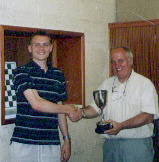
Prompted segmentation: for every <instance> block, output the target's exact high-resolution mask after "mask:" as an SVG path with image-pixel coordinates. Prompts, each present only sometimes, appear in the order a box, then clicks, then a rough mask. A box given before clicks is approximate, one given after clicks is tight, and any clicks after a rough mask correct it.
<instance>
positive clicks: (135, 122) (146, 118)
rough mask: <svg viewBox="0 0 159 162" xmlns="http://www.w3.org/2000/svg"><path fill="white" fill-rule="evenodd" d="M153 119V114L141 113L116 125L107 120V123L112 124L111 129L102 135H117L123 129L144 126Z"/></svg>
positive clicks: (114, 122)
mask: <svg viewBox="0 0 159 162" xmlns="http://www.w3.org/2000/svg"><path fill="white" fill-rule="evenodd" d="M153 117H154V115H153V114H148V113H141V114H139V115H137V116H135V117H133V118H130V119H128V120H126V121H123V122H121V123H118V122H116V121H113V120H108V121H107V122H108V123H112V124H113V128H112V129H109V130H107V131H105V132H104V133H106V134H109V135H117V134H118V133H119V132H120V131H121V130H123V129H131V128H137V127H141V126H143V125H145V124H148V123H152V122H153Z"/></svg>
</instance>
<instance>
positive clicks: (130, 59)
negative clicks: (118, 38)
mask: <svg viewBox="0 0 159 162" xmlns="http://www.w3.org/2000/svg"><path fill="white" fill-rule="evenodd" d="M128 64H129V65H131V66H133V57H131V58H129V63H128Z"/></svg>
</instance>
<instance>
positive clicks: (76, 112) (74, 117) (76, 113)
mask: <svg viewBox="0 0 159 162" xmlns="http://www.w3.org/2000/svg"><path fill="white" fill-rule="evenodd" d="M65 106H66V110H67V112H66V113H65V114H66V116H68V117H69V118H70V120H71V121H72V122H77V121H79V120H81V119H82V118H84V117H85V113H84V110H83V109H81V108H78V107H77V106H74V105H65Z"/></svg>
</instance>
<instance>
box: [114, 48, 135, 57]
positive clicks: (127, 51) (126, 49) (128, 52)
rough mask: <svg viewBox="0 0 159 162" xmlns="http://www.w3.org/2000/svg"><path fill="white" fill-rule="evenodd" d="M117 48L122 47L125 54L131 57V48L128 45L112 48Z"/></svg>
mask: <svg viewBox="0 0 159 162" xmlns="http://www.w3.org/2000/svg"><path fill="white" fill-rule="evenodd" d="M118 48H122V49H123V50H124V51H125V52H126V55H127V56H128V58H129V60H130V59H131V58H133V53H132V52H131V50H130V49H129V48H128V47H124V46H119V47H116V48H114V50H115V49H118Z"/></svg>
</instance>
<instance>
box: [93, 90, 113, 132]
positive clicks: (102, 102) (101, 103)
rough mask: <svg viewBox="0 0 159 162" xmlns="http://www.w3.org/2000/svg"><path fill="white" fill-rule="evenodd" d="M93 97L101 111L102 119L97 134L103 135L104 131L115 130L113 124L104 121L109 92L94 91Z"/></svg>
mask: <svg viewBox="0 0 159 162" xmlns="http://www.w3.org/2000/svg"><path fill="white" fill-rule="evenodd" d="M93 97H94V101H95V103H96V105H97V106H98V107H99V108H100V109H101V115H102V119H101V121H99V122H97V128H96V129H95V132H96V133H98V134H103V133H104V131H106V130H108V129H111V128H113V125H112V123H107V122H106V121H105V120H104V114H103V109H104V107H105V106H106V101H107V90H97V91H93Z"/></svg>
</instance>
